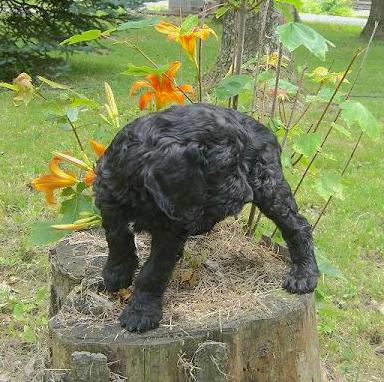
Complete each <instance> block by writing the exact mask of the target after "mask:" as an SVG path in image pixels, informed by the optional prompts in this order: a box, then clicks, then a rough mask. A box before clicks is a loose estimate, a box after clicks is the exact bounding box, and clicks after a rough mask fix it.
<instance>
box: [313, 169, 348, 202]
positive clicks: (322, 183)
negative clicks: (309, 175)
mask: <svg viewBox="0 0 384 382" xmlns="http://www.w3.org/2000/svg"><path fill="white" fill-rule="evenodd" d="M315 188H316V191H317V193H318V194H319V195H320V196H321V197H322V198H323V199H324V200H328V198H329V197H330V196H334V197H335V198H338V199H342V200H343V199H344V195H343V185H342V183H341V176H340V175H339V174H327V175H324V176H322V177H321V178H320V179H318V180H317V181H316V183H315Z"/></svg>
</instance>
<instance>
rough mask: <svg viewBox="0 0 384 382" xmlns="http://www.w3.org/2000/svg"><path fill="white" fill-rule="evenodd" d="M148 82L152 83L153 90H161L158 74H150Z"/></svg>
mask: <svg viewBox="0 0 384 382" xmlns="http://www.w3.org/2000/svg"><path fill="white" fill-rule="evenodd" d="M147 79H148V81H149V82H150V83H151V88H152V89H154V90H156V91H158V90H159V89H160V79H159V76H158V75H157V74H149V75H148V76H147Z"/></svg>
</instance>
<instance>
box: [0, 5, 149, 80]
mask: <svg viewBox="0 0 384 382" xmlns="http://www.w3.org/2000/svg"><path fill="white" fill-rule="evenodd" d="M140 4H142V0H82V1H79V0H63V1H55V0H41V1H38V2H37V1H33V0H17V1H16V0H3V1H1V2H0V72H1V73H2V79H4V78H8V79H9V78H11V77H13V76H15V75H16V74H17V73H19V72H23V71H24V72H25V71H33V72H36V71H40V70H39V69H40V68H44V70H45V71H46V68H47V67H49V66H52V64H59V63H63V57H64V56H62V55H58V54H57V53H58V52H65V53H68V52H73V51H74V50H75V49H81V48H83V47H82V46H76V45H74V46H65V47H64V46H59V45H58V43H59V42H60V41H62V40H64V38H65V37H67V36H68V35H71V34H75V33H79V32H80V31H83V30H87V29H94V28H100V27H106V25H107V24H108V23H109V22H115V21H117V20H121V19H127V18H128V14H127V9H128V8H135V7H137V6H139V5H140Z"/></svg>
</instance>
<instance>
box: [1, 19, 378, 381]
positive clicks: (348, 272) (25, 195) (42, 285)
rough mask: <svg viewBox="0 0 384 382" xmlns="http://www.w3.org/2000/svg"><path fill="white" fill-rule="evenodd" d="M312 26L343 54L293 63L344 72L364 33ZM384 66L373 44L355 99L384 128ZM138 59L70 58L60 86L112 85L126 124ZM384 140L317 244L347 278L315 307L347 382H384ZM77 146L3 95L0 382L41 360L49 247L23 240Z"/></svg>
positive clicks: (151, 40)
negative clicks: (42, 177)
mask: <svg viewBox="0 0 384 382" xmlns="http://www.w3.org/2000/svg"><path fill="white" fill-rule="evenodd" d="M314 27H315V28H316V29H317V30H318V31H319V32H320V33H322V34H323V35H324V36H325V37H326V38H328V39H329V40H331V41H333V42H334V43H335V45H336V49H331V51H330V53H329V54H328V57H327V62H326V63H325V64H324V63H321V62H319V61H318V60H317V59H315V58H312V57H311V56H310V55H309V54H308V53H307V51H304V50H299V51H298V53H297V55H296V57H295V63H296V64H297V65H299V64H303V63H307V64H308V65H309V67H315V66H318V65H324V66H327V65H328V64H329V63H330V62H331V61H332V60H333V59H335V64H334V67H333V70H343V69H344V68H345V67H346V65H347V62H348V61H349V59H350V57H351V55H352V53H353V51H354V50H355V49H356V48H357V47H359V46H361V45H363V44H364V42H363V41H361V40H360V39H359V28H355V27H347V26H332V25H314ZM132 37H133V38H136V37H137V36H132ZM139 41H140V44H141V47H142V48H143V49H144V50H145V51H146V52H148V53H149V55H150V56H151V57H152V58H153V59H154V60H155V61H156V62H158V63H160V64H161V63H166V62H167V61H169V60H174V59H178V58H179V56H180V51H179V48H178V47H177V46H176V44H174V43H170V42H167V41H166V39H165V38H164V37H163V36H161V35H159V34H158V33H156V32H154V31H150V30H149V31H146V35H145V37H144V36H140V37H139ZM217 48H218V42H217V41H215V39H210V40H209V41H208V43H207V45H206V50H205V52H206V53H205V59H206V61H205V67H206V69H207V68H208V67H209V66H210V65H212V63H213V62H214V58H215V56H216V54H217ZM184 61H185V64H184V67H183V73H182V77H183V78H182V80H183V81H182V82H184V81H185V82H189V81H193V80H194V75H193V66H192V65H191V63H190V62H188V61H187V60H184ZM383 61H384V43H382V42H375V43H373V45H372V49H371V52H370V54H369V56H368V60H367V62H366V65H365V69H364V71H363V72H362V74H361V78H360V80H359V82H358V84H357V86H356V88H355V90H354V92H353V94H354V95H355V96H364V97H360V98H358V100H360V101H361V102H363V103H364V104H365V105H367V106H369V108H370V110H371V111H372V112H373V113H374V114H375V116H376V117H377V118H378V119H379V120H380V121H381V123H384V98H379V97H380V96H384V91H383V89H384V76H383V72H382V70H383ZM131 62H132V63H135V64H140V63H142V64H144V63H145V62H144V60H143V58H142V57H141V56H139V55H138V54H136V53H135V52H132V51H130V50H128V49H127V48H125V47H124V46H122V45H115V46H113V47H111V51H110V52H106V51H104V52H102V54H100V53H88V54H79V55H76V56H73V57H72V58H71V59H70V69H69V72H67V73H66V74H65V75H62V76H59V77H58V78H57V80H58V81H61V82H64V83H68V84H73V85H74V86H75V87H76V89H77V90H78V91H80V92H82V93H84V94H85V95H87V96H89V97H94V98H95V99H97V100H99V101H102V102H104V101H103V99H102V94H103V92H102V90H103V82H104V81H108V82H109V83H110V84H111V86H112V88H113V90H114V92H115V96H116V99H117V100H118V106H119V109H120V110H121V112H122V116H123V117H122V119H123V120H125V121H129V120H131V119H132V118H133V117H134V116H136V115H138V114H139V110H138V108H137V106H136V99H132V98H130V97H129V95H128V92H129V88H130V85H131V83H132V79H130V78H129V77H125V76H123V75H121V74H120V73H121V72H122V71H123V70H124V69H125V67H126V65H127V64H128V63H131ZM39 74H41V75H44V73H39ZM0 80H1V78H0ZM373 96H376V97H378V98H372V97H373ZM115 133H116V132H115V131H113V129H111V128H109V127H106V125H105V124H102V123H101V120H98V121H92V120H86V125H85V126H84V127H82V128H80V130H79V134H80V136H81V138H82V139H83V140H84V141H85V140H86V139H88V138H89V137H96V138H98V139H99V140H101V141H102V142H103V143H105V144H108V142H109V141H110V140H111V139H112V137H113V136H114V134H115ZM382 142H383V138H381V139H380V140H379V141H377V142H372V141H371V140H369V139H367V138H366V137H364V138H363V141H362V144H361V146H360V147H359V149H358V151H357V153H356V157H355V158H354V160H353V163H352V165H351V167H350V169H349V170H348V172H347V177H346V179H345V194H346V197H345V200H344V201H339V200H335V201H334V202H333V203H332V204H331V205H330V208H329V210H328V212H327V213H326V216H325V217H324V218H323V220H322V221H321V223H320V225H319V227H318V229H317V231H316V233H315V240H316V245H317V246H318V247H319V248H320V249H321V250H322V251H323V252H324V253H325V255H326V256H327V258H328V259H329V260H330V261H331V262H332V263H333V264H334V265H335V266H337V267H338V268H339V269H340V271H341V272H342V274H343V276H344V279H335V278H328V277H326V278H325V279H324V280H323V281H322V282H321V283H320V286H319V290H320V291H321V294H322V295H323V298H322V299H321V300H320V301H319V302H318V313H319V314H318V319H319V334H320V343H321V351H322V358H323V360H324V361H325V362H326V364H327V365H329V366H330V367H331V368H333V369H334V373H335V374H337V375H338V376H339V377H340V378H341V380H346V381H381V380H384V367H383V360H384V359H383V355H377V354H375V352H374V349H375V348H376V347H377V346H378V345H379V344H382V343H383V341H384V325H383V318H384V317H383V313H380V309H379V308H380V307H381V310H383V304H384V288H383V285H384V272H383V270H384V235H383V233H384V203H383V197H382V190H383V186H384V181H383V175H382V174H383V173H384V160H383V154H384V151H383V146H382ZM352 145H353V142H351V143H345V142H344V141H339V140H338V138H337V137H334V138H333V139H332V143H331V145H330V146H329V147H330V148H331V151H332V152H333V154H334V155H335V156H336V157H337V158H341V162H332V161H320V162H319V165H318V166H317V167H316V168H315V172H316V171H317V172H320V171H326V170H328V169H335V170H336V169H337V168H339V169H340V167H341V163H343V162H344V160H345V159H346V158H347V156H348V153H349V152H350V150H351V148H352ZM70 148H73V136H72V134H71V133H70V132H67V131H64V130H61V129H60V128H59V127H57V126H52V123H50V122H49V121H48V120H47V118H46V115H45V114H44V109H43V107H42V103H41V102H37V103H33V104H31V105H30V106H28V107H27V108H25V107H19V108H15V107H14V106H13V105H12V102H11V97H10V94H7V93H6V92H0V289H1V286H3V287H4V285H9V286H10V288H11V292H10V295H11V297H9V296H8V297H4V296H3V297H2V296H1V295H0V333H1V334H0V355H1V357H0V376H1V372H2V369H3V370H7V371H9V373H10V374H11V375H19V376H20V375H21V374H20V373H21V372H22V367H23V362H25V360H26V359H28V358H29V357H30V356H31V355H36V354H43V353H44V351H43V349H44V346H43V345H44V341H45V335H46V332H45V323H46V300H47V290H48V278H49V269H48V254H47V249H46V248H29V247H28V246H27V244H26V242H27V240H26V238H27V235H28V232H29V229H30V226H31V224H32V223H33V222H36V221H38V220H41V219H44V218H46V217H48V216H50V215H51V214H52V211H50V210H49V209H48V208H47V207H46V206H45V204H44V200H43V197H42V195H40V194H37V193H35V192H33V191H31V189H30V187H29V183H30V181H31V179H32V178H34V177H35V176H36V175H37V174H40V173H42V172H44V171H45V170H46V164H47V162H48V161H49V159H50V157H51V152H52V151H54V150H60V151H66V150H68V149H70ZM287 175H288V177H289V178H290V179H291V180H292V181H293V180H294V179H295V178H297V174H296V175H295V174H293V175H290V174H287ZM298 202H299V204H300V206H301V208H302V210H303V211H304V213H305V214H306V215H307V216H308V217H309V218H310V219H312V220H313V219H314V217H315V216H316V214H315V212H316V211H318V209H319V208H320V207H321V201H320V200H319V199H318V197H316V196H314V194H313V193H308V192H301V193H300V192H299V194H298ZM265 224H266V223H265V222H263V225H264V226H265ZM3 290H4V288H3ZM4 301H5V303H4ZM2 303H4V304H5V305H2ZM15 306H16V308H15ZM34 333H36V335H37V341H35V338H34V336H35V335H34ZM28 341H29V342H28ZM39 359H40V358H38V359H37V363H38V362H39ZM18 380H19V379H15V381H18Z"/></svg>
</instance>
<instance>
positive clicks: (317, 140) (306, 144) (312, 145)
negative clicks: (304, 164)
mask: <svg viewBox="0 0 384 382" xmlns="http://www.w3.org/2000/svg"><path fill="white" fill-rule="evenodd" d="M320 144H321V135H320V134H319V133H309V134H302V135H299V136H298V137H297V138H296V139H295V142H294V144H293V149H294V150H295V151H296V152H297V153H299V154H303V155H304V156H305V157H308V158H309V157H312V156H313V155H314V154H315V153H316V152H317V151H319V150H320Z"/></svg>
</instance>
